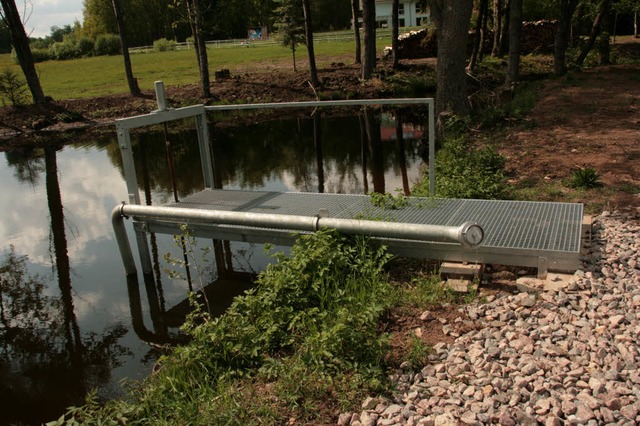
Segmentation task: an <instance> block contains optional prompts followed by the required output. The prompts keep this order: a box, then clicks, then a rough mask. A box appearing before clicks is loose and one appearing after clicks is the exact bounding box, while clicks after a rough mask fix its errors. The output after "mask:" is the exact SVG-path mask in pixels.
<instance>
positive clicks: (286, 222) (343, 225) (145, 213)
mask: <svg viewBox="0 0 640 426" xmlns="http://www.w3.org/2000/svg"><path fill="white" fill-rule="evenodd" d="M128 216H132V217H134V218H135V219H139V220H154V219H155V220H168V221H172V222H176V221H184V222H186V223H189V222H194V223H211V224H221V225H238V226H248V227H256V228H275V229H287V230H292V231H307V232H315V231H318V230H320V229H325V228H330V229H335V230H337V231H339V232H343V233H346V234H361V235H366V236H371V237H377V238H395V239H407V240H420V241H435V242H445V243H459V244H462V245H463V246H465V247H476V246H478V245H480V244H481V243H482V240H483V239H484V232H483V230H482V228H481V227H480V225H478V224H476V223H472V222H467V223H464V224H462V225H460V226H441V225H422V224H407V223H397V222H383V221H370V220H355V219H339V218H331V217H322V216H320V215H319V216H296V215H278V214H268V213H251V212H237V211H222V210H200V209H188V208H177V207H156V206H141V205H128V204H120V205H118V206H116V207H115V208H114V209H113V211H112V213H111V222H112V225H113V228H114V232H115V235H116V240H117V242H118V247H119V249H120V255H121V256H122V261H123V264H124V267H125V272H126V273H127V275H130V274H135V273H136V267H135V262H134V260H133V255H132V254H131V247H130V245H129V239H128V238H127V231H126V229H125V227H124V220H123V218H125V217H128Z"/></svg>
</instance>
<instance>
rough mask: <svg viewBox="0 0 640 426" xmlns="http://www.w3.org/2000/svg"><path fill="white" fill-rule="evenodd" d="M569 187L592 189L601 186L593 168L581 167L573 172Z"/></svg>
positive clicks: (598, 175) (596, 172)
mask: <svg viewBox="0 0 640 426" xmlns="http://www.w3.org/2000/svg"><path fill="white" fill-rule="evenodd" d="M569 185H570V186H571V187H572V188H578V189H592V188H597V187H599V186H601V185H602V184H601V182H600V174H599V173H598V171H597V170H596V169H594V168H593V167H590V166H589V167H581V168H578V169H576V170H574V171H573V173H572V174H571V181H570V183H569Z"/></svg>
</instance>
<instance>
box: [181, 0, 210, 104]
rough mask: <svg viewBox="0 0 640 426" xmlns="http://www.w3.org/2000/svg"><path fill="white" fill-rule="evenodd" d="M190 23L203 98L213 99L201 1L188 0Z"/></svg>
mask: <svg viewBox="0 0 640 426" xmlns="http://www.w3.org/2000/svg"><path fill="white" fill-rule="evenodd" d="M186 3H187V10H188V13H189V21H190V22H191V32H192V33H193V41H194V45H195V48H196V57H197V59H198V69H199V70H200V87H201V89H202V96H203V97H205V98H209V97H211V84H210V80H209V58H208V57H207V43H206V40H205V36H204V28H203V25H204V23H203V16H202V15H203V13H202V5H201V2H200V0H186Z"/></svg>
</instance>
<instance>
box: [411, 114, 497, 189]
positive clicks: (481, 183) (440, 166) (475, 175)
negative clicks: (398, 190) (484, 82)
mask: <svg viewBox="0 0 640 426" xmlns="http://www.w3.org/2000/svg"><path fill="white" fill-rule="evenodd" d="M466 129H467V123H466V122H465V121H463V120H460V119H456V118H454V119H453V120H450V121H449V123H447V128H446V130H445V132H444V142H443V144H442V148H441V149H440V150H439V151H438V153H437V155H436V164H435V169H436V170H435V174H436V196H437V197H443V198H477V199H504V198H509V188H508V186H507V184H506V182H505V176H504V166H505V160H504V157H502V156H501V155H500V154H498V152H496V150H495V149H494V148H493V147H491V146H484V147H476V146H473V144H472V143H471V142H470V141H469V140H468V138H467V136H466ZM428 178H429V176H428V172H427V173H425V176H424V177H423V179H422V180H421V182H419V183H418V184H417V185H416V186H415V188H414V190H413V195H416V196H428V195H429V179H428Z"/></svg>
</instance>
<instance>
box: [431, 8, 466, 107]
mask: <svg viewBox="0 0 640 426" xmlns="http://www.w3.org/2000/svg"><path fill="white" fill-rule="evenodd" d="M429 6H430V7H431V15H432V17H433V21H434V23H435V26H436V31H437V34H438V63H437V91H436V113H437V114H441V113H442V112H444V111H450V112H452V113H454V114H459V115H465V114H467V113H468V112H469V103H468V102H467V84H466V72H465V65H466V59H467V53H466V52H467V31H468V28H469V21H470V19H471V8H472V6H473V1H472V0H446V1H445V0H429Z"/></svg>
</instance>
